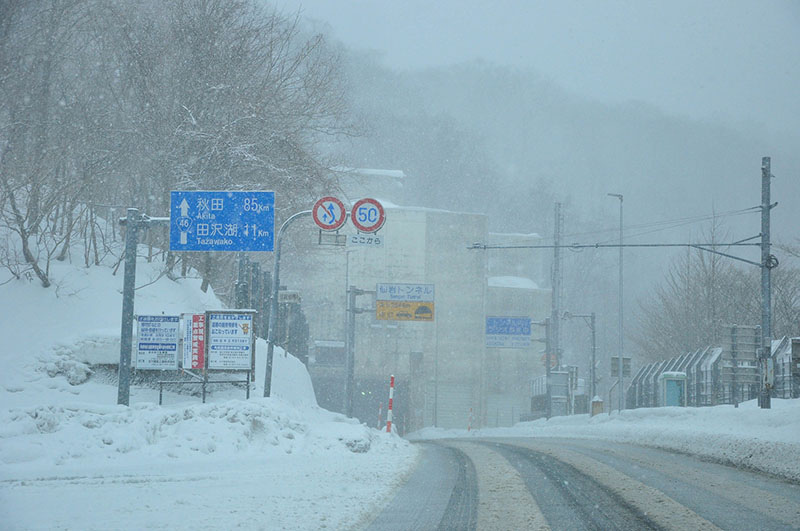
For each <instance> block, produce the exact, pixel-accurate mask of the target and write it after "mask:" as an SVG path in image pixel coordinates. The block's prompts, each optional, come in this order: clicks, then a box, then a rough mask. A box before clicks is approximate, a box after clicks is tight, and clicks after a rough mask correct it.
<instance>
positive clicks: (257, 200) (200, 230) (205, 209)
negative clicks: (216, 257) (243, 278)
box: [169, 190, 275, 251]
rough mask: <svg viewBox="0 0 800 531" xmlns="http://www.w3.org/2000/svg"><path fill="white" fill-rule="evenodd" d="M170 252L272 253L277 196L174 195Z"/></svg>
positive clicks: (200, 192) (195, 192)
mask: <svg viewBox="0 0 800 531" xmlns="http://www.w3.org/2000/svg"><path fill="white" fill-rule="evenodd" d="M169 211H170V226H169V250H170V251H272V250H273V245H274V239H275V192H260V191H259V192H238V191H237V192H234V191H224V190H214V191H206V190H191V191H173V192H170V210H169Z"/></svg>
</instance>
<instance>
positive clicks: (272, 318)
mask: <svg viewBox="0 0 800 531" xmlns="http://www.w3.org/2000/svg"><path fill="white" fill-rule="evenodd" d="M310 215H311V211H310V210H303V211H301V212H298V213H296V214H294V215H292V216H290V217H289V219H287V220H286V221H284V222H283V225H281V228H280V229H279V230H278V235H277V237H276V238H275V251H274V252H275V255H274V258H275V263H274V264H273V266H272V298H271V299H270V310H269V330H268V331H267V363H266V369H265V371H264V398H268V397H269V396H270V395H271V394H272V359H273V356H274V352H275V326H276V325H277V323H278V289H280V286H281V279H280V267H281V243H282V242H283V234H284V233H285V232H286V229H287V228H288V227H289V224H290V223H291V222H293V221H294V220H296V219H299V218H301V217H305V216H310Z"/></svg>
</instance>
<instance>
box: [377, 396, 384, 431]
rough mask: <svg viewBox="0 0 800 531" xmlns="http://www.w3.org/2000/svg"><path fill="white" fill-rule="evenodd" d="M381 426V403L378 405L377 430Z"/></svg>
mask: <svg viewBox="0 0 800 531" xmlns="http://www.w3.org/2000/svg"><path fill="white" fill-rule="evenodd" d="M381 424H383V402H380V403H379V404H378V429H381Z"/></svg>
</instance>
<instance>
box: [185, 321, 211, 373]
mask: <svg viewBox="0 0 800 531" xmlns="http://www.w3.org/2000/svg"><path fill="white" fill-rule="evenodd" d="M205 345H206V314H204V313H194V314H192V313H190V314H184V315H183V368H184V369H203V368H205V363H206V361H205V356H206V346H205Z"/></svg>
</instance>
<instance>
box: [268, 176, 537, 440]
mask: <svg viewBox="0 0 800 531" xmlns="http://www.w3.org/2000/svg"><path fill="white" fill-rule="evenodd" d="M369 172H372V173H375V172H378V173H377V174H375V175H374V177H375V179H374V180H370V179H369V175H370V173H369ZM353 174H354V175H357V176H358V182H355V183H354V182H350V183H349V184H350V186H349V188H348V187H344V186H343V188H344V189H345V190H347V192H346V193H347V195H348V197H347V199H348V200H349V201H346V203H347V202H349V203H350V204H349V205H347V206H351V205H352V203H353V202H355V200H357V199H359V198H361V197H370V196H372V197H377V198H378V199H379V200H381V201H382V203H383V204H384V207H385V212H386V223H385V225H384V227H383V228H381V230H380V231H379V232H378V235H379V236H380V237H381V239H382V241H383V245H382V246H381V247H355V246H352V247H351V246H342V245H341V244H342V243H343V239H344V238H342V237H339V238H337V236H336V235H335V234H332V233H326V234H320V232H319V231H318V230H317V229H316V227H315V226H314V225H313V224H312V223H311V222H309V223H305V224H303V225H302V227H300V226H299V225H300V224H298V228H297V229H296V231H295V230H292V231H290V234H289V235H288V238H287V239H288V240H291V244H290V245H287V248H286V250H287V254H286V258H285V261H284V264H283V265H282V268H281V271H282V274H281V278H282V282H281V284H284V285H286V286H287V287H288V288H289V289H296V290H299V291H300V292H301V294H302V301H303V309H304V312H305V314H306V317H307V319H308V323H309V328H310V335H311V352H310V358H309V372H310V374H311V377H312V381H313V382H314V387H315V391H316V393H317V399H318V402H319V403H320V405H321V406H323V407H326V408H328V409H332V410H338V411H344V410H345V394H344V382H345V379H346V378H345V362H346V343H347V334H346V329H347V328H346V325H347V311H346V308H347V300H348V294H347V289H348V286H350V287H352V288H355V289H356V290H360V291H358V292H357V293H359V295H358V296H356V297H355V308H356V312H357V313H355V314H354V319H355V334H354V360H355V363H354V379H355V389H354V401H353V413H354V416H356V417H358V418H359V419H360V420H361V421H362V422H366V423H368V424H370V425H375V426H377V425H378V423H379V422H384V421H385V418H386V415H385V411H386V405H387V401H388V383H389V378H390V376H391V375H394V376H395V380H396V390H395V401H394V405H395V409H394V422H395V425H396V426H397V427H398V429H399V430H400V431H401V432H407V431H412V430H417V429H420V428H422V427H425V426H439V427H443V428H466V427H467V426H468V425H472V426H486V425H490V426H494V425H510V424H511V423H512V422H514V421H516V420H518V419H519V415H520V414H521V413H524V412H525V411H526V408H527V409H529V408H530V392H529V389H528V383H527V382H528V381H529V380H530V379H531V377H533V376H536V375H538V374H540V373H542V372H543V371H544V367H543V365H542V363H541V362H540V361H539V357H540V356H541V354H540V351H541V349H542V346H543V345H542V344H541V343H537V342H536V341H533V342H531V344H530V346H528V347H526V348H516V349H506V348H504V349H499V348H487V347H486V341H485V327H486V316H487V315H492V316H524V317H531V318H532V319H533V320H540V319H544V318H545V317H546V316H547V315H548V314H549V311H550V291H549V290H542V289H540V288H538V286H537V285H536V283H535V280H539V279H540V278H541V264H540V263H538V262H536V261H535V260H534V258H533V257H534V256H535V254H534V253H531V252H530V251H528V253H524V252H521V253H519V254H520V256H515V255H514V253H509V254H506V253H496V254H492V253H491V251H482V250H470V249H468V246H469V245H471V244H472V243H474V242H492V243H497V242H503V241H535V240H538V236H536V235H497V234H490V233H489V232H488V218H487V216H485V215H483V214H475V213H467V212H450V211H443V210H435V209H427V208H415V207H403V206H399V205H398V204H397V203H395V202H392V200H393V199H394V197H388V198H387V197H381V196H380V195H379V194H378V193H385V194H387V195H389V194H390V192H394V193H396V194H397V196H399V195H401V194H400V193H398V192H399V191H401V190H402V178H403V176H402V173H401V172H386V171H382V170H367V171H365V170H360V171H358V172H357V171H353ZM365 178H366V179H365ZM370 183H372V184H373V185H375V186H374V187H370V186H369V184H370ZM359 190H363V191H362V192H359ZM372 192H378V193H375V194H373V193H372ZM351 196H352V197H351ZM397 196H395V197H397ZM400 199H402V198H400ZM339 232H340V233H341V234H340V236H342V235H345V234H353V233H355V229H354V228H353V226H352V225H351V224H350V223H349V222H348V223H347V224H346V225H345V226H344V227H343V228H342V229H340V231H339ZM287 243H288V242H287ZM526 271H527V273H526ZM380 283H403V284H417V285H421V284H425V285H433V288H434V304H433V313H434V315H433V320H430V321H427V320H404V319H403V320H396V321H390V320H379V319H377V317H376V312H375V307H376V294H375V291H376V285H377V284H380ZM409 317H411V316H409ZM533 334H534V337H540V336H541V335H542V334H543V330H540V329H539V328H537V327H534V330H533ZM381 417H382V418H381Z"/></svg>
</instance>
